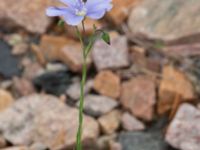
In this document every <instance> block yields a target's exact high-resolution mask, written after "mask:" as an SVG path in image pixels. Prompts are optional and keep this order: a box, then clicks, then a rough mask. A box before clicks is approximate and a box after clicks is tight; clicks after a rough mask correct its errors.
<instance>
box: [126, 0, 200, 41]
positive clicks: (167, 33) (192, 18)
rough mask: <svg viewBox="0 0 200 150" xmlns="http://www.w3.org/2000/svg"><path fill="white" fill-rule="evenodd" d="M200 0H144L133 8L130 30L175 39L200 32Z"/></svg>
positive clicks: (129, 23)
mask: <svg viewBox="0 0 200 150" xmlns="http://www.w3.org/2000/svg"><path fill="white" fill-rule="evenodd" d="M199 9H200V3H199V0H186V1H184V0H144V1H143V2H142V3H141V4H138V5H137V6H136V7H134V8H133V10H132V12H131V15H130V17H129V20H128V25H129V28H130V30H131V31H132V32H133V33H134V34H135V35H137V34H140V33H142V34H145V35H147V36H149V37H151V38H161V39H165V40H174V39H178V38H181V37H185V36H190V35H193V34H197V33H199V32H200V28H199V26H200V14H199Z"/></svg>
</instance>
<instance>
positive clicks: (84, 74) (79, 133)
mask: <svg viewBox="0 0 200 150" xmlns="http://www.w3.org/2000/svg"><path fill="white" fill-rule="evenodd" d="M77 35H78V37H79V40H80V42H81V44H82V47H83V54H82V55H83V67H82V80H81V90H80V102H79V126H78V131H77V136H76V150H82V142H81V139H82V132H83V107H84V86H85V82H86V78H87V62H86V60H87V56H86V54H85V46H84V43H83V37H82V35H81V33H80V31H79V29H78V27H77Z"/></svg>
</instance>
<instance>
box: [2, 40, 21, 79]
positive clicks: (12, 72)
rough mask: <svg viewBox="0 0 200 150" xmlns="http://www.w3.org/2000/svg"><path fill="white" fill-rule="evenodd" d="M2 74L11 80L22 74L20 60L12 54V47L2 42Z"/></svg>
mask: <svg viewBox="0 0 200 150" xmlns="http://www.w3.org/2000/svg"><path fill="white" fill-rule="evenodd" d="M0 74H1V75H2V76H3V77H5V78H11V77H13V76H17V75H19V74H20V68H19V59H18V58H17V57H15V56H13V55H12V54H11V46H9V45H8V44H7V43H6V42H4V41H2V40H0Z"/></svg>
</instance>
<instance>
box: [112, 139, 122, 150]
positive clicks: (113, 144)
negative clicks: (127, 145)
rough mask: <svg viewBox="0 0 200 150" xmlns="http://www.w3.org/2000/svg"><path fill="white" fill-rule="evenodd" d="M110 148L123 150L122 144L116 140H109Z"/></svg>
mask: <svg viewBox="0 0 200 150" xmlns="http://www.w3.org/2000/svg"><path fill="white" fill-rule="evenodd" d="M109 148H110V149H109V150H122V145H121V144H120V143H118V142H115V141H110V142H109Z"/></svg>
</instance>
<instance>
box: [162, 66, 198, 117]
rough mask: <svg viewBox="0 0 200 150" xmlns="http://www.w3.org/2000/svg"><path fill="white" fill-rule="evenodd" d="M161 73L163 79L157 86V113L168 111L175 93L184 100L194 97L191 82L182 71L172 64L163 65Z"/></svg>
mask: <svg viewBox="0 0 200 150" xmlns="http://www.w3.org/2000/svg"><path fill="white" fill-rule="evenodd" d="M162 74H163V75H162V76H163V79H162V81H161V83H160V87H159V102H158V113H160V114H163V113H165V112H166V111H168V110H169V109H170V108H171V107H172V105H173V103H174V102H173V101H174V100H175V96H176V95H177V94H178V95H180V96H181V97H182V98H183V100H184V101H185V100H186V101H190V100H191V99H193V98H195V94H194V89H193V86H192V83H191V82H190V81H189V80H188V78H187V77H186V76H185V74H184V73H183V72H181V71H179V70H177V69H175V68H173V67H172V66H165V67H164V69H163V73H162Z"/></svg>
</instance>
